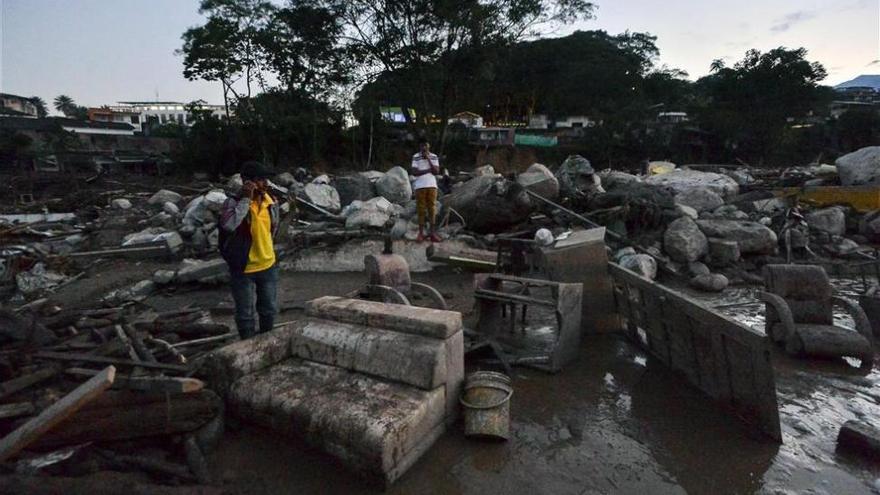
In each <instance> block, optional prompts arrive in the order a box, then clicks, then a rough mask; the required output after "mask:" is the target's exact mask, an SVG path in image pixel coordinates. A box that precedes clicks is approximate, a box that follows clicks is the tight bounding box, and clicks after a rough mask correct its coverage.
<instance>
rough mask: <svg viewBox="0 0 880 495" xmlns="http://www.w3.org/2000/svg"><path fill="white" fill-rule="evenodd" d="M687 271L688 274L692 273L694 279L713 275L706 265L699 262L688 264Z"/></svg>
mask: <svg viewBox="0 0 880 495" xmlns="http://www.w3.org/2000/svg"><path fill="white" fill-rule="evenodd" d="M687 269H688V273H690V275H691V276H692V277H697V276H700V275H708V274H710V273H712V271H711V270H709V267H708V266H706V265H705V264H704V263H700V262H699V261H692V262H690V263H688V266H687Z"/></svg>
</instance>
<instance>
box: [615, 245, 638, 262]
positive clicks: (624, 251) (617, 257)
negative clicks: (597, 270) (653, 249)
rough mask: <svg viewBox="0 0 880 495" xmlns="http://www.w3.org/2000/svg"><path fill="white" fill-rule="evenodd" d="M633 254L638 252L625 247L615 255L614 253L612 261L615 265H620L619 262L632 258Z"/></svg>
mask: <svg viewBox="0 0 880 495" xmlns="http://www.w3.org/2000/svg"><path fill="white" fill-rule="evenodd" d="M635 254H638V251H636V249H635V248H632V247H625V248H623V249H620V250H618V251H617V252H616V253H614V257H613V259H614V261H615V263H620V260H622V259H623V258H624V257H626V256H633V255H635Z"/></svg>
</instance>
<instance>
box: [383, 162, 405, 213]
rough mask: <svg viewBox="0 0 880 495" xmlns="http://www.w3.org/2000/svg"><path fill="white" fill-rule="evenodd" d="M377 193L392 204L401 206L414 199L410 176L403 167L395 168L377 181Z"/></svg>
mask: <svg viewBox="0 0 880 495" xmlns="http://www.w3.org/2000/svg"><path fill="white" fill-rule="evenodd" d="M376 192H377V193H379V196H382V197H383V198H385V199H387V200H388V201H391V202H392V203H397V204H399V205H402V204H404V203H406V202H407V201H409V199H410V198H411V197H412V185H411V184H410V183H409V174H408V173H407V172H406V170H404V168H403V167H393V168H392V169H391V170H389V171H388V172H386V173H385V175H383V176H382V177H381V178H379V179H378V180H376Z"/></svg>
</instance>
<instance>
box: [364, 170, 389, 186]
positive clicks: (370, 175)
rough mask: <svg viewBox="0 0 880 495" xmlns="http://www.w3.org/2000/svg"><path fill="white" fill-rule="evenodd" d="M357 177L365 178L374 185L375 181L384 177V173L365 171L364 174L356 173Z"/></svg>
mask: <svg viewBox="0 0 880 495" xmlns="http://www.w3.org/2000/svg"><path fill="white" fill-rule="evenodd" d="M358 175H360V176H363V177H366V178H367V179H369V180H370V182H374V183H375V182H376V181H377V180H379V179H381V178H382V177H385V172H380V171H379V170H366V171H364V172H358Z"/></svg>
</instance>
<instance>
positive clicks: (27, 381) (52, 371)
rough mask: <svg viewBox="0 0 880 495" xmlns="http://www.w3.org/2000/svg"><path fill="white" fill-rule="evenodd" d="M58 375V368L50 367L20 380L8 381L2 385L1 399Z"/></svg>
mask: <svg viewBox="0 0 880 495" xmlns="http://www.w3.org/2000/svg"><path fill="white" fill-rule="evenodd" d="M56 374H58V368H56V367H54V366H53V367H49V368H43V369H41V370H37V371H34V372H33V373H28V374H27V375H22V376H20V377H18V378H13V379H12V380H7V381H5V382H3V383H0V399H2V398H4V397H6V396H9V395H12V394H14V393H16V392H20V391H22V390H24V389H26V388H28V387H30V386H31V385H34V384H37V383H40V382H41V381H43V380H47V379H49V378H52V377H53V376H55V375H56Z"/></svg>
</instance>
